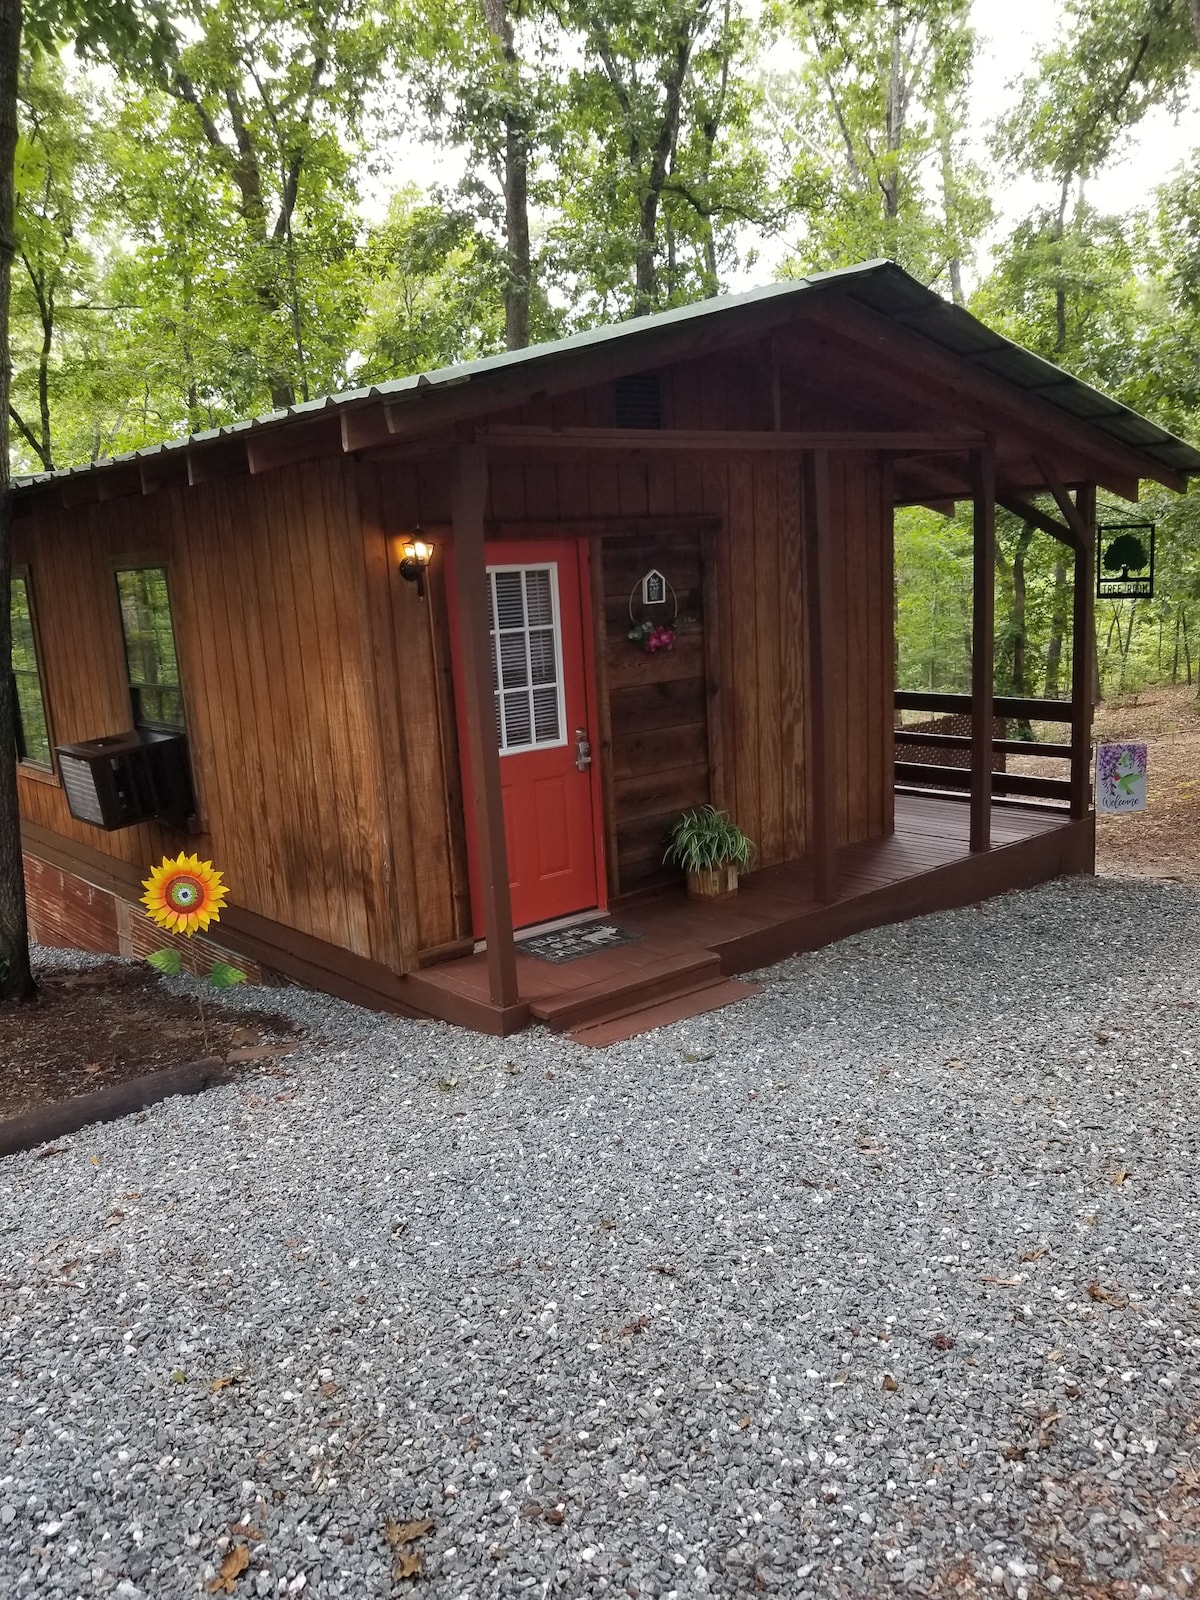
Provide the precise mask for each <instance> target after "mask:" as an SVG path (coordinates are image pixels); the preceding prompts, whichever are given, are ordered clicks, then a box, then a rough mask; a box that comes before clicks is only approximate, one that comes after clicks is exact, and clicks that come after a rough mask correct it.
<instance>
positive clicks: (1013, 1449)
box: [1000, 1444, 1029, 1461]
mask: <svg viewBox="0 0 1200 1600" xmlns="http://www.w3.org/2000/svg"><path fill="white" fill-rule="evenodd" d="M1000 1454H1001V1455H1002V1456H1003V1457H1004V1459H1005V1461H1024V1459H1025V1457H1026V1456H1027V1455H1028V1454H1029V1447H1028V1446H1027V1445H1023V1444H1006V1445H1002V1446H1001V1448H1000Z"/></svg>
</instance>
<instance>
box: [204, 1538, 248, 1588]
mask: <svg viewBox="0 0 1200 1600" xmlns="http://www.w3.org/2000/svg"><path fill="white" fill-rule="evenodd" d="M249 1565H250V1552H249V1550H248V1549H247V1548H246V1546H245V1545H244V1544H239V1545H235V1546H234V1547H233V1549H232V1550H231V1551H230V1552H229V1554H228V1555H227V1556H226V1557H225V1559H224V1561H222V1563H221V1573H220V1576H219V1577H216V1578H214V1579H213V1580H212V1582H211V1583H207V1584H205V1588H206V1589H207V1590H208V1593H209V1594H232V1593H233V1586H234V1584H235V1583H236V1581H237V1579H238V1576H239V1574H240V1573H243V1572H245V1570H246V1568H247V1567H248V1566H249Z"/></svg>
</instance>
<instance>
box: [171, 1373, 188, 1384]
mask: <svg viewBox="0 0 1200 1600" xmlns="http://www.w3.org/2000/svg"><path fill="white" fill-rule="evenodd" d="M171 1382H172V1383H186V1382H187V1373H186V1372H179V1371H175V1372H173V1373H172V1374H171Z"/></svg>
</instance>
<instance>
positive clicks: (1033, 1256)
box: [1021, 1244, 1050, 1261]
mask: <svg viewBox="0 0 1200 1600" xmlns="http://www.w3.org/2000/svg"><path fill="white" fill-rule="evenodd" d="M1049 1248H1050V1246H1049V1245H1048V1244H1039V1245H1035V1246H1034V1247H1033V1249H1032V1250H1022V1251H1021V1260H1022V1261H1040V1260H1041V1259H1042V1257H1043V1256H1044V1255H1045V1254H1046V1252H1047V1250H1049Z"/></svg>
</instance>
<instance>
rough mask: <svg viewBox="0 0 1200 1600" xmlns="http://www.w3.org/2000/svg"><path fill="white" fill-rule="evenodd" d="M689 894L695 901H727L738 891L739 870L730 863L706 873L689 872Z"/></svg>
mask: <svg viewBox="0 0 1200 1600" xmlns="http://www.w3.org/2000/svg"><path fill="white" fill-rule="evenodd" d="M687 888H688V894H689V895H690V896H691V897H692V899H693V900H727V899H728V898H729V896H730V895H731V894H736V893H737V889H738V869H737V868H736V867H735V866H731V865H730V864H729V863H728V862H726V863H725V865H724V866H721V867H709V868H707V869H706V870H705V871H704V872H689V873H688V875H687Z"/></svg>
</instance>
